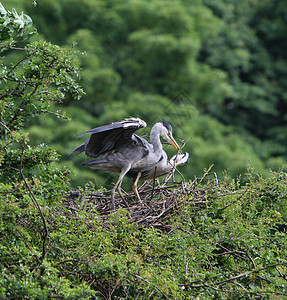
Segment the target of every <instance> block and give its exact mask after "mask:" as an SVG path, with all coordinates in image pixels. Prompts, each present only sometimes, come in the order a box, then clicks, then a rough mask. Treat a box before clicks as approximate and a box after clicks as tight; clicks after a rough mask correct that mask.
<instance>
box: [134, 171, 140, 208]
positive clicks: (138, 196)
mask: <svg viewBox="0 0 287 300" xmlns="http://www.w3.org/2000/svg"><path fill="white" fill-rule="evenodd" d="M141 175H142V173H141V172H138V175H137V178H136V179H135V181H134V182H133V183H132V190H133V192H134V193H135V195H136V196H137V198H138V200H139V202H142V199H141V197H140V195H139V192H138V187H137V185H138V181H139V179H140V177H141Z"/></svg>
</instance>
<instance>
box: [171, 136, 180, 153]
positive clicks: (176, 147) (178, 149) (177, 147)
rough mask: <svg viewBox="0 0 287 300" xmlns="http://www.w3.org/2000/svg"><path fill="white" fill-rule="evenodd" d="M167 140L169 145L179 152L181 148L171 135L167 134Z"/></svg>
mask: <svg viewBox="0 0 287 300" xmlns="http://www.w3.org/2000/svg"><path fill="white" fill-rule="evenodd" d="M169 142H170V143H171V145H172V146H173V147H174V148H175V149H176V150H177V151H179V153H181V150H180V148H179V146H178V144H177V142H176V141H175V139H174V138H173V136H169Z"/></svg>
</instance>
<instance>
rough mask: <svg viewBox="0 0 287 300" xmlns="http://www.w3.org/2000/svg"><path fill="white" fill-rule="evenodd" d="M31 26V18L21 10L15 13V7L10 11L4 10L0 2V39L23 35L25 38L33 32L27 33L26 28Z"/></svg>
mask: <svg viewBox="0 0 287 300" xmlns="http://www.w3.org/2000/svg"><path fill="white" fill-rule="evenodd" d="M31 26H32V19H31V18H30V17H29V16H28V15H25V14H24V13H23V12H21V13H20V14H18V13H17V11H16V10H15V9H13V10H12V11H9V10H6V9H5V8H4V7H3V5H2V4H1V2H0V40H1V42H3V41H7V40H8V41H12V40H13V39H15V38H18V37H21V36H25V37H26V38H27V37H28V36H29V35H30V36H31V35H32V34H34V32H31V33H29V34H27V33H26V30H27V29H28V28H30V27H31Z"/></svg>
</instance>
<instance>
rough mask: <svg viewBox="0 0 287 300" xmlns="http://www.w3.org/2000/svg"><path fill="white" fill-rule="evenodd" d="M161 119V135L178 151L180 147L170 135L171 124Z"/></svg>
mask: <svg viewBox="0 0 287 300" xmlns="http://www.w3.org/2000/svg"><path fill="white" fill-rule="evenodd" d="M161 119H162V123H161V124H162V130H161V136H162V137H163V138H164V139H165V140H166V141H168V142H169V143H170V144H171V145H172V146H173V147H174V148H175V149H176V150H177V151H180V148H179V146H178V144H177V142H176V141H175V139H174V137H173V136H172V127H171V125H170V124H169V123H168V122H167V121H166V120H165V119H163V118H161Z"/></svg>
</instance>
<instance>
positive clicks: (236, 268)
mask: <svg viewBox="0 0 287 300" xmlns="http://www.w3.org/2000/svg"><path fill="white" fill-rule="evenodd" d="M204 2H205V3H206V6H204V5H202V3H201V1H193V2H192V4H190V6H189V5H186V3H187V2H186V1H176V2H174V1H165V3H162V2H161V1H158V0H153V1H149V2H146V3H145V2H143V1H138V0H129V1H127V2H121V1H116V0H111V1H86V0H82V1H80V2H79V1H72V0H65V1H61V2H58V1H55V0H49V1H48V0H45V1H43V2H42V1H41V3H39V6H38V7H37V8H36V9H35V10H33V13H35V14H36V13H38V17H39V18H37V21H38V22H39V23H41V25H40V27H41V32H42V33H43V34H46V35H47V36H48V37H49V38H50V39H53V40H54V41H56V42H58V43H62V44H72V43H73V42H78V43H79V44H78V48H79V49H80V50H81V51H86V52H87V55H86V56H85V55H78V56H77V57H75V52H74V50H70V49H67V48H63V47H59V46H56V45H53V44H51V43H48V42H45V41H39V40H37V41H34V42H32V43H30V44H25V45H24V46H22V45H21V44H20V46H18V47H16V46H15V44H16V38H19V37H21V36H22V37H23V36H25V34H26V33H27V31H26V29H28V28H30V25H31V22H30V18H29V17H27V16H25V15H24V14H17V13H16V11H12V13H10V12H8V11H6V10H5V9H4V8H2V6H1V7H0V12H1V23H0V25H1V26H2V27H0V28H1V30H2V31H1V32H2V35H1V47H2V52H1V54H2V60H1V74H0V79H1V83H0V100H1V102H0V134H1V136H0V137H1V139H0V250H1V251H0V270H1V271H0V272H1V276H0V298H4V299H5V298H11V299H51V298H56V297H57V298H59V297H61V298H62V299H73V298H74V299H148V298H152V299H196V298H198V299H211V298H213V299H231V298H232V299H277V298H279V299H280V297H281V298H282V299H283V297H286V295H287V291H286V273H287V265H286V260H287V257H286V253H287V242H286V241H287V239H286V222H287V215H286V210H287V177H286V173H284V172H278V173H276V172H269V173H268V174H267V172H266V166H272V167H274V168H275V167H276V168H277V167H278V166H280V165H281V164H282V163H283V162H284V157H283V156H280V155H279V156H273V157H272V156H271V158H270V154H272V153H275V152H273V150H272V149H271V145H272V142H273V141H275V142H276V143H275V145H277V146H278V147H277V148H276V149H277V150H276V151H277V152H276V153H277V154H278V153H282V149H284V147H283V146H284V141H285V140H284V137H285V136H284V132H283V133H282V130H281V129H282V127H281V126H282V122H281V120H282V119H281V117H283V115H284V111H282V112H280V114H279V116H280V118H278V120H277V121H278V123H276V124H275V123H272V125H274V124H275V125H276V126H275V125H274V126H273V127H272V129H270V130H268V134H267V135H270V134H274V139H269V140H267V141H266V140H263V142H262V141H260V140H258V137H260V136H261V133H260V134H259V130H260V128H259V127H260V126H259V125H258V129H256V130H253V131H252V132H256V131H257V130H258V131H257V133H258V135H256V136H255V137H254V136H252V135H251V134H246V131H245V129H246V128H249V126H251V125H252V124H253V125H254V123H253V122H250V123H249V122H247V121H246V122H247V123H244V124H243V125H244V126H241V125H240V126H239V125H238V124H239V122H238V121H237V120H238V119H239V120H242V121H243V120H248V119H249V117H250V116H251V115H253V114H254V112H256V116H258V118H256V122H257V121H258V120H259V121H260V120H263V119H264V117H265V116H266V113H267V112H268V110H270V114H271V115H273V114H274V112H275V115H276V114H277V113H278V107H279V106H280V107H281V105H282V107H284V105H285V104H284V103H285V102H284V101H283V100H282V99H283V98H282V99H281V95H284V94H281V93H278V91H279V90H280V88H283V87H284V84H283V83H282V81H283V80H282V81H280V82H279V81H277V77H276V76H275V77H272V76H271V78H273V79H274V80H275V81H276V89H277V88H278V89H277V91H276V92H274V94H272V95H273V96H275V95H277V93H278V95H280V96H278V98H277V100H274V98H272V101H271V102H270V103H269V102H268V101H267V100H266V99H267V98H266V97H267V96H266V95H267V94H268V93H267V94H266V89H265V88H264V84H262V83H260V78H261V79H262V76H261V77H259V78H258V81H257V77H256V75H258V74H259V73H260V71H262V70H267V69H268V70H269V71H270V72H271V73H270V74H275V73H276V71H278V70H280V66H279V61H278V64H276V67H275V66H274V67H271V65H272V63H271V64H270V65H269V64H265V63H266V62H267V61H268V60H269V59H270V61H271V62H273V61H274V60H273V59H275V58H276V60H277V58H278V57H280V55H279V56H276V55H277V54H276V53H281V54H282V56H281V57H284V53H283V51H282V49H283V46H282V45H280V44H279V45H278V44H277V46H278V47H275V48H274V51H275V50H276V51H278V52H276V51H275V52H276V53H275V52H274V53H273V52H272V51H271V48H272V47H271V46H272V43H273V42H274V40H275V41H277V40H276V38H279V37H280V34H281V33H280V32H278V28H280V29H282V33H284V32H285V31H284V30H285V29H284V24H285V23H284V22H282V20H283V17H282V15H281V14H280V11H278V10H276V9H275V7H273V4H272V3H271V2H270V1H264V2H262V4H260V5H259V4H258V5H257V2H256V1H255V2H254V1H253V2H254V4H256V5H254V9H255V8H256V11H253V10H248V12H249V13H244V11H245V9H246V8H247V7H249V4H250V2H249V1H247V0H246V1H243V2H241V4H240V5H236V3H237V2H236V3H235V2H234V3H233V2H230V1H229V5H226V1H217V2H216V3H215V2H214V1H204ZM42 3H43V4H42ZM278 3H279V4H281V5H283V4H282V3H283V2H281V1H278ZM78 5H80V6H78ZM207 5H208V7H210V9H209V8H207ZM249 8H250V7H249ZM273 8H274V9H273ZM250 9H251V8H250ZM51 11H52V12H53V15H52V17H51V14H50V13H47V12H51ZM269 11H270V13H271V16H269V14H268V12H269ZM215 15H216V16H215ZM262 15H263V16H264V18H262V19H260V18H259V19H256V20H255V19H254V16H262ZM8 17H9V18H10V19H9V22H8ZM270 20H271V21H272V22H271V23H270V22H269V21H270ZM273 21H276V22H273ZM5 22H6V23H5ZM49 22H50V23H49ZM233 22H235V25H234V23H233ZM252 22H254V23H252ZM47 24H49V26H47ZM250 24H252V26H254V28H255V29H256V30H255V33H256V34H257V35H256V37H257V38H258V39H259V38H260V39H261V38H262V41H264V47H265V46H266V48H264V49H270V52H269V51H263V52H261V50H262V48H260V47H259V46H261V44H260V43H259V42H258V43H257V44H256V46H258V47H259V48H258V49H259V50H258V54H260V55H259V56H258V60H257V59H255V57H254V56H253V54H252V51H251V50H250V48H248V47H247V46H250V45H253V43H254V40H253V37H254V32H253V31H252V30H249V29H250V28H249V27H248V26H249V25H250ZM271 24H272V28H273V30H272V34H269V32H268V28H269V27H270V26H271ZM273 24H274V25H273ZM228 26H229V27H230V28H231V29H230V28H228ZM239 27H240V28H243V29H244V30H243V31H242V32H239V31H238V30H237V28H239ZM279 33H280V34H279ZM241 34H242V35H241ZM256 41H258V40H255V42H256ZM260 41H261V40H260ZM217 42H218V47H219V46H220V47H219V48H217V46H216V47H215V45H217V44H216V43H217ZM22 43H23V41H22ZM246 45H247V46H246ZM203 47H204V48H205V49H204V50H205V52H204V51H203ZM221 47H222V48H221ZM216 48H217V50H218V49H219V50H218V52H217V51H216ZM255 48H256V47H255ZM252 49H253V48H252ZM256 49H257V48H256ZM272 49H273V48H272ZM267 53H268V55H267V56H268V59H266V60H261V62H262V63H263V62H264V63H263V67H262V68H259V69H258V70H259V71H256V72H254V73H253V71H254V70H255V69H256V68H257V67H258V66H260V59H261V58H262V57H264V55H266V54H267ZM269 53H270V56H269ZM78 54H79V53H78ZM261 55H263V56H261ZM79 63H81V64H82V66H83V67H84V71H83V77H82V83H83V85H84V87H85V88H86V91H87V94H86V95H85V101H83V102H80V101H77V102H76V104H75V105H73V106H72V105H71V101H70V100H71V99H72V98H75V99H79V98H80V97H81V96H82V95H83V90H82V89H81V88H80V87H79V85H78V83H77V81H76V80H77V79H79V67H78V64H79ZM267 66H268V68H267ZM265 67H266V68H267V69H266V68H265ZM256 70H257V69H256ZM280 72H281V73H280V75H282V76H283V77H284V74H285V73H284V70H283V69H282V70H281V71H280ZM268 74H269V73H268ZM243 75H244V76H243ZM243 79H244V80H243ZM262 82H266V81H264V80H263V81H262ZM267 87H268V88H270V86H269V85H267ZM269 95H270V94H269ZM251 96H252V97H256V101H255V100H254V101H253V103H251V102H250V101H249V100H250V99H251V98H252V97H251ZM259 96H260V97H261V98H260V97H259ZM213 98H215V99H213ZM114 99H117V101H114ZM228 99H231V100H230V102H231V103H233V102H234V103H237V102H236V101H238V103H239V104H240V107H242V108H244V109H246V108H247V107H248V106H249V107H250V106H252V114H250V112H251V110H250V111H249V110H243V109H242V111H244V114H242V113H241V112H242V111H238V112H237V113H236V114H234V115H232V116H231V115H229V114H227V115H224V109H222V107H223V106H224V101H225V102H226V101H227V100H228ZM273 100H274V101H273ZM276 101H279V102H280V105H279V106H276V105H274V103H279V102H276ZM60 102H63V105H65V106H66V111H67V113H68V114H69V115H70V116H71V117H72V118H73V119H74V120H77V121H76V122H70V123H66V122H65V121H64V119H65V118H62V114H61V113H59V112H58V109H59V106H57V104H58V103H60ZM227 102H228V101H227ZM207 112H208V113H212V116H211V115H208V114H207ZM159 113H163V115H162V116H164V117H166V118H167V119H168V120H169V118H170V119H172V120H173V122H172V123H173V125H174V131H175V133H174V134H175V136H178V137H184V138H185V139H187V138H189V137H190V136H193V139H192V141H191V142H190V143H189V144H187V146H186V148H185V149H186V150H187V151H188V152H189V153H190V154H191V162H192V163H191V167H192V168H191V167H189V166H188V165H187V166H185V169H184V174H185V176H186V177H187V178H192V177H193V175H194V174H200V173H201V170H202V167H203V166H208V165H210V164H215V166H214V168H215V170H216V171H222V170H223V169H224V168H225V169H226V168H229V169H230V170H229V174H230V175H231V176H232V178H233V179H228V178H225V180H219V179H218V178H217V175H216V173H214V174H213V175H215V176H216V177H215V180H212V179H208V177H210V176H212V175H210V174H205V175H204V176H203V178H198V177H199V176H198V175H197V179H195V180H194V181H193V182H188V183H187V184H186V185H185V186H184V189H182V190H174V194H173V196H174V201H177V203H178V205H177V207H176V209H175V210H173V211H172V213H171V214H167V215H165V216H164V218H162V219H160V220H159V221H157V222H154V223H147V224H146V226H140V225H139V224H138V223H136V222H133V220H132V216H131V215H130V214H129V212H128V211H126V210H124V209H119V210H118V211H117V212H116V213H114V214H111V215H109V216H104V217H103V216H101V215H100V214H99V213H98V212H97V211H96V209H95V206H94V204H93V203H92V202H89V201H88V200H89V197H90V193H95V192H97V193H100V191H95V190H93V189H91V188H90V186H93V184H89V185H86V186H85V189H84V191H83V193H82V195H81V197H80V199H76V200H75V199H72V200H71V199H69V198H65V197H64V195H66V192H67V191H68V190H69V189H70V186H69V180H70V177H71V172H70V170H69V169H68V168H67V167H66V166H64V165H63V164H62V163H59V154H58V152H57V151H55V150H54V149H53V148H51V145H54V146H56V148H57V149H58V150H60V151H61V152H62V153H63V154H67V153H68V151H69V150H71V149H73V147H75V146H76V142H75V141H73V137H74V136H77V135H78V134H79V133H81V132H83V131H85V130H86V129H89V128H91V127H94V126H97V125H102V124H103V123H108V122H111V121H115V120H118V119H121V118H124V117H126V116H129V115H134V114H136V116H139V117H142V118H143V119H145V120H146V121H147V122H148V123H149V124H152V123H153V122H154V121H157V120H158V114H159ZM47 114H48V116H46V115H47ZM44 115H45V116H44ZM275 115H274V116H275ZM35 116H37V119H36V120H37V121H35V119H34V121H33V120H32V117H35ZM55 116H56V117H57V118H56V121H54V120H55ZM95 116H96V118H94V117H95ZM214 116H216V118H217V119H216V118H215V117H214ZM277 116H278V114H277ZM235 117H238V119H237V118H235ZM271 119H272V118H271ZM220 120H221V121H224V122H226V123H227V124H228V125H224V124H223V123H221V122H220ZM228 120H229V121H228ZM230 120H232V121H230ZM249 120H250V119H249ZM268 120H270V119H268ZM273 121H274V119H272V122H273ZM246 124H248V126H247V125H246ZM259 124H261V123H259ZM277 125H278V126H277ZM28 127H29V130H28V131H29V133H28V132H27V130H24V128H26V129H27V128H28ZM267 135H266V136H267ZM266 136H265V137H266ZM43 139H45V142H46V144H43V143H42V142H43ZM47 145H49V146H47ZM67 147H68V148H69V150H68V149H67ZM280 147H282V148H280ZM280 149H281V150H280ZM279 150H280V151H279ZM258 153H259V155H258ZM169 154H170V155H171V154H172V153H169ZM80 159H81V158H79V160H80ZM247 161H252V163H251V165H252V166H253V167H254V168H255V170H256V172H255V171H254V170H253V169H252V168H250V170H249V172H248V173H247V174H245V176H242V179H241V178H240V177H238V178H237V177H236V175H237V174H238V173H241V174H243V173H244V172H245V170H244V169H245V166H246V162H247ZM76 172H79V171H76ZM257 172H258V173H263V174H264V175H265V176H264V178H263V177H261V176H258V175H256V174H257ZM81 177H82V180H83V181H82V182H80V181H78V180H77V178H75V179H74V180H75V183H74V184H75V185H77V184H81V183H83V182H86V181H88V178H91V176H90V174H88V173H85V174H84V173H83V172H82V171H81ZM234 178H236V179H234ZM96 180H97V181H99V185H101V184H102V182H103V181H104V180H107V179H106V177H101V176H99V177H97V179H96ZM82 200H83V201H82ZM69 201H70V202H69ZM163 203H164V202H163ZM163 205H164V204H163ZM148 224H153V225H154V226H152V225H149V226H148ZM284 227H285V229H284Z"/></svg>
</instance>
